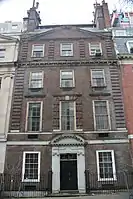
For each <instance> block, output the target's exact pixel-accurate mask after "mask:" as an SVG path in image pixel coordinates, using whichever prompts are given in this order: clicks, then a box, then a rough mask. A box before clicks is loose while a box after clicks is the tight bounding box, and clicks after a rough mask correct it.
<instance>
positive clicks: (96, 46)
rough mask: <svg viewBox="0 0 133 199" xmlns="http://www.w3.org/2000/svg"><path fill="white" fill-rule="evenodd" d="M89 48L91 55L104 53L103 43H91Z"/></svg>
mask: <svg viewBox="0 0 133 199" xmlns="http://www.w3.org/2000/svg"><path fill="white" fill-rule="evenodd" d="M89 49H90V55H91V56H101V54H102V48H101V43H99V42H97V43H95V42H94V43H90V44H89Z"/></svg>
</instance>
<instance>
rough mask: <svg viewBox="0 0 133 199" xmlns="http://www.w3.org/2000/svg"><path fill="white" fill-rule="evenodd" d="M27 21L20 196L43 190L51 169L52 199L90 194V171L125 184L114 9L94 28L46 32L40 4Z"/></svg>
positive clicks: (16, 99) (17, 134) (14, 142)
mask: <svg viewBox="0 0 133 199" xmlns="http://www.w3.org/2000/svg"><path fill="white" fill-rule="evenodd" d="M104 19H106V20H104ZM24 22H25V24H27V31H25V32H23V34H22V36H21V40H20V50H19V58H18V65H17V70H16V75H15V84H14V95H13V101H12V110H11V117H10V128H9V133H8V142H7V152H6V164H5V173H9V172H10V173H12V175H20V180H19V183H18V184H17V186H18V187H17V188H16V190H17V189H18V188H19V187H20V185H21V186H23V188H24V189H25V190H26V189H27V187H28V189H30V186H31V189H33V187H34V190H40V189H41V188H40V187H38V186H40V184H41V182H42V181H43V180H44V178H47V175H48V173H49V171H50V170H52V193H58V192H60V191H66V190H74V191H75V190H77V191H79V193H85V191H86V179H85V171H88V170H89V172H90V173H92V174H94V176H95V178H94V179H95V181H96V183H99V182H103V186H104V184H109V183H108V182H110V181H115V182H116V184H117V182H118V176H119V175H120V173H119V172H123V171H128V169H129V165H131V163H130V156H129V151H128V138H127V130H126V127H125V118H124V109H123V101H122V91H121V82H120V68H119V65H118V62H117V60H116V54H115V49H114V44H113V40H112V33H111V31H107V30H104V28H108V27H109V26H110V24H109V12H108V7H107V4H106V3H105V2H104V1H103V3H102V5H99V4H97V5H95V23H94V24H90V25H62V26H58V25H57V26H40V25H39V23H40V16H39V14H38V13H37V11H36V7H35V6H33V7H32V8H31V9H30V11H29V12H28V18H24ZM20 181H21V183H20ZM98 186H99V188H101V187H100V186H101V183H100V184H98ZM44 188H45V186H44V184H43V188H42V189H44Z"/></svg>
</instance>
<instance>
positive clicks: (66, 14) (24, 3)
mask: <svg viewBox="0 0 133 199" xmlns="http://www.w3.org/2000/svg"><path fill="white" fill-rule="evenodd" d="M101 1H102V0H98V3H99V2H101ZM38 2H39V4H40V5H39V10H40V16H41V19H42V24H43V25H52V24H80V23H81V24H83V23H84V24H87V23H90V22H91V21H92V20H93V14H92V12H93V11H94V9H93V3H95V0H38ZM106 2H108V5H109V9H110V12H111V11H112V10H113V9H115V8H122V7H123V5H122V4H121V5H120V3H119V0H106ZM116 2H117V3H116ZM32 4H33V0H2V1H1V0H0V22H4V21H14V22H19V21H22V19H23V17H26V16H27V10H28V9H29V8H30V7H31V6H32ZM130 9H132V8H130Z"/></svg>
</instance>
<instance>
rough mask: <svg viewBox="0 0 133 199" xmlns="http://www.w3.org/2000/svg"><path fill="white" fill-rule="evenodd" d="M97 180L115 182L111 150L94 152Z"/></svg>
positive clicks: (113, 160) (112, 152)
mask: <svg viewBox="0 0 133 199" xmlns="http://www.w3.org/2000/svg"><path fill="white" fill-rule="evenodd" d="M96 156H97V173H98V180H116V170H115V159H114V151H113V150H100V151H96Z"/></svg>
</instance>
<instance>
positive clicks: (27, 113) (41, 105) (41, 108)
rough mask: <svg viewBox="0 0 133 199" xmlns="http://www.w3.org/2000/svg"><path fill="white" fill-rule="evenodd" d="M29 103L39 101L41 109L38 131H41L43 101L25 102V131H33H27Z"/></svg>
mask: <svg viewBox="0 0 133 199" xmlns="http://www.w3.org/2000/svg"><path fill="white" fill-rule="evenodd" d="M30 103H34V104H36V103H41V110H40V131H42V110H43V101H28V102H27V109H26V122H25V131H26V132H34V131H28V114H29V104H30Z"/></svg>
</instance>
